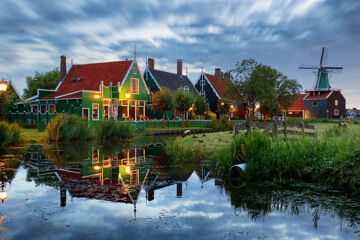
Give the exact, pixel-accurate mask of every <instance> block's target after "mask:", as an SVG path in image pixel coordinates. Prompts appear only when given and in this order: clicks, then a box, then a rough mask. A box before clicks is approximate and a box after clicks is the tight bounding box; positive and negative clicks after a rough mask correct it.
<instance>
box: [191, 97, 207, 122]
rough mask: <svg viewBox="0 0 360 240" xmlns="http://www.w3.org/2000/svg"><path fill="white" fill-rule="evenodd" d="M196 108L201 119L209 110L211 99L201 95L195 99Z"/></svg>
mask: <svg viewBox="0 0 360 240" xmlns="http://www.w3.org/2000/svg"><path fill="white" fill-rule="evenodd" d="M194 108H195V110H194V111H195V114H196V115H199V116H200V119H202V116H203V115H204V114H206V112H207V111H208V110H209V101H208V100H207V98H205V96H203V95H199V96H197V97H196V99H195V102H194Z"/></svg>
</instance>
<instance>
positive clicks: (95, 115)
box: [92, 103, 99, 120]
mask: <svg viewBox="0 0 360 240" xmlns="http://www.w3.org/2000/svg"><path fill="white" fill-rule="evenodd" d="M92 119H93V120H99V104H95V103H94V104H93V105H92Z"/></svg>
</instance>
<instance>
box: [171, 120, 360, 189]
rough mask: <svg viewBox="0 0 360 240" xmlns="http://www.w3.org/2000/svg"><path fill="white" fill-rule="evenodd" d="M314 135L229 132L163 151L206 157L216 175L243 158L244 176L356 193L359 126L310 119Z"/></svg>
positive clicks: (358, 184) (185, 141) (176, 144)
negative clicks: (313, 127) (297, 182)
mask: <svg viewBox="0 0 360 240" xmlns="http://www.w3.org/2000/svg"><path fill="white" fill-rule="evenodd" d="M315 127H316V131H317V136H316V137H315V138H311V137H302V136H292V137H289V138H287V139H286V138H284V137H283V136H279V137H277V138H271V137H269V136H267V135H264V134H262V133H260V132H259V131H253V132H251V133H250V134H249V135H245V134H240V135H238V136H237V137H236V138H233V137H232V135H231V134H229V132H222V133H211V134H207V135H206V136H205V137H202V136H199V135H198V138H192V137H186V138H177V139H176V140H175V141H174V142H172V143H169V144H168V149H167V151H168V155H169V156H170V157H174V158H177V159H192V160H194V159H210V160H211V163H212V165H213V167H214V168H215V169H216V170H217V171H218V173H219V174H220V175H224V176H226V175H228V174H229V169H230V167H231V166H232V165H234V164H238V163H246V164H247V169H246V176H247V178H248V180H251V181H255V180H260V181H262V180H270V181H283V180H286V181H296V180H299V181H306V182H312V183H321V184H326V185H334V186H340V187H344V188H347V189H350V190H352V191H353V192H357V193H359V192H360V126H359V125H349V126H348V128H339V127H338V126H337V124H324V123H319V124H315Z"/></svg>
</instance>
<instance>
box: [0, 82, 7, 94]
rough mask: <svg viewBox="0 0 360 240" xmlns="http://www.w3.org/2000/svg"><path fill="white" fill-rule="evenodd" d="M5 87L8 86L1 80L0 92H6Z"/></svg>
mask: <svg viewBox="0 0 360 240" xmlns="http://www.w3.org/2000/svg"><path fill="white" fill-rule="evenodd" d="M7 87H8V85H7V83H6V82H1V83H0V92H6V90H7Z"/></svg>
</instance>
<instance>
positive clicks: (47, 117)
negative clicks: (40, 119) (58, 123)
mask: <svg viewBox="0 0 360 240" xmlns="http://www.w3.org/2000/svg"><path fill="white" fill-rule="evenodd" d="M48 123H49V111H47V112H46V124H48Z"/></svg>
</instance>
